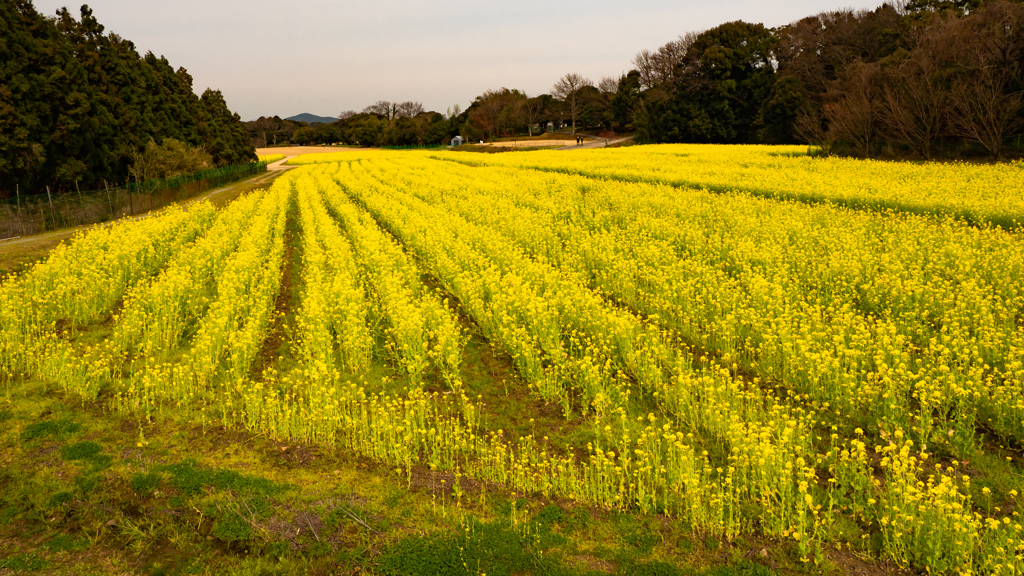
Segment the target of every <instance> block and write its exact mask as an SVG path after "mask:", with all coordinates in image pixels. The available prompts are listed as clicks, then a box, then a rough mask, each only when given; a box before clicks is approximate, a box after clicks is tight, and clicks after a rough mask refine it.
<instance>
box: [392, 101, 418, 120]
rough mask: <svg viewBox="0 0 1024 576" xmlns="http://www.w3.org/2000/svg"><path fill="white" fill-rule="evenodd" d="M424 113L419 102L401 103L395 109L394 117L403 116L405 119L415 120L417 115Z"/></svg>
mask: <svg viewBox="0 0 1024 576" xmlns="http://www.w3.org/2000/svg"><path fill="white" fill-rule="evenodd" d="M423 112H426V109H424V108H423V104H422V103H420V102H402V103H401V104H398V105H397V106H396V107H395V116H396V117H397V116H405V117H406V118H415V117H416V115H417V114H422V113H423Z"/></svg>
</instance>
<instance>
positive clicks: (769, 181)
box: [303, 144, 1024, 228]
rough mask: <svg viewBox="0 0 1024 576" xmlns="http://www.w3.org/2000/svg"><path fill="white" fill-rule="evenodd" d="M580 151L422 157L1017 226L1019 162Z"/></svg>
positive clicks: (792, 150) (713, 149) (692, 148)
mask: <svg viewBox="0 0 1024 576" xmlns="http://www.w3.org/2000/svg"><path fill="white" fill-rule="evenodd" d="M582 152H583V154H579V155H566V154H563V153H562V152H558V151H538V152H531V153H530V154H528V155H524V154H473V153H469V152H462V153H445V154H443V155H438V154H437V153H433V154H431V156H432V157H435V158H439V159H444V160H453V161H455V162H462V163H466V164H469V165H474V166H508V167H514V168H530V169H534V170H542V171H548V172H561V173H564V174H579V175H582V176H588V177H593V178H600V179H603V180H616V181H622V182H646V183H651V184H670V185H672V186H676V187H682V188H696V189H706V190H711V191H714V192H719V193H737V192H739V193H745V194H749V195H752V196H761V197H766V198H772V199H779V200H798V201H801V202H811V203H818V202H825V203H831V204H838V205H843V206H850V207H853V208H867V209H871V210H882V211H886V210H898V211H903V212H911V213H917V214H930V215H952V216H956V217H958V218H962V219H965V220H967V221H970V222H974V223H980V224H985V223H989V224H997V225H999V226H1002V227H1004V228H1017V227H1020V226H1022V225H1024V178H1022V177H1021V174H1022V169H1024V164H1022V163H1020V162H1016V163H1012V164H994V165H990V166H977V165H972V164H957V163H951V164H943V163H932V162H928V163H922V164H915V163H909V162H886V161H879V160H856V159H851V158H816V157H813V156H809V155H808V154H807V149H806V148H805V147H802V146H714V145H706V144H662V145H658V146H637V147H631V148H624V149H613V150H607V149H604V150H602V149H595V150H586V151H582ZM314 156H320V155H314ZM324 156H326V155H324ZM303 159H304V160H305V162H321V161H326V160H331V158H330V157H325V158H316V157H313V158H310V157H305V156H304V157H303ZM334 160H335V161H337V158H336V157H335V159H334Z"/></svg>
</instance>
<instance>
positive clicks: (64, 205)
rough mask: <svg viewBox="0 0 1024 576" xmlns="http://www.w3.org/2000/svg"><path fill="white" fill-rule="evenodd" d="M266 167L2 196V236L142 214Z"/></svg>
mask: <svg viewBox="0 0 1024 576" xmlns="http://www.w3.org/2000/svg"><path fill="white" fill-rule="evenodd" d="M266 171H267V163H266V162H254V163H251V164H239V165H236V166H225V167H223V168H214V169H211V170H200V171H199V172H195V173H192V174H182V175H180V176H173V177H171V178H155V179H152V180H146V181H144V182H141V183H134V182H132V183H129V184H125V185H121V186H107V187H106V188H104V189H102V190H81V191H77V190H75V191H70V192H67V191H62V192H60V193H57V192H55V191H51V190H49V189H48V190H47V191H46V192H44V193H42V194H31V195H28V194H22V193H20V191H19V192H18V193H17V194H16V195H15V196H14V197H13V198H5V199H0V240H3V239H8V238H14V237H18V236H29V235H32V234H40V233H42V232H46V231H48V230H57V229H60V228H72V227H75V226H83V225H87V224H96V223H100V222H107V221H110V220H116V219H117V218H122V217H125V216H134V215H136V214H142V213H145V212H148V211H150V210H155V209H157V208H162V207H164V206H168V205H170V204H173V203H175V202H181V201H183V200H187V199H189V198H192V197H193V196H195V195H197V194H199V193H200V192H204V191H206V190H209V189H211V188H216V187H218V186H220V185H222V184H226V183H228V182H234V181H235V180H239V179H242V178H245V177H247V176H251V175H254V174H259V173H261V172H266Z"/></svg>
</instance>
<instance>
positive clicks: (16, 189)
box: [14, 183, 25, 236]
mask: <svg viewBox="0 0 1024 576" xmlns="http://www.w3.org/2000/svg"><path fill="white" fill-rule="evenodd" d="M14 192H15V194H17V195H18V222H21V235H22V236H24V235H25V219H24V218H23V217H22V216H21V184H20V183H19V184H15V185H14Z"/></svg>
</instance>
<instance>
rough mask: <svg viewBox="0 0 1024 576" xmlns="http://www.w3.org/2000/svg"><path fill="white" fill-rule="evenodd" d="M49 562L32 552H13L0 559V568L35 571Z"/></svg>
mask: <svg viewBox="0 0 1024 576" xmlns="http://www.w3.org/2000/svg"><path fill="white" fill-rule="evenodd" d="M49 564H50V563H49V562H47V561H46V560H43V559H42V558H40V557H39V555H38V554H36V553H34V552H26V553H24V554H15V555H13V556H8V557H7V558H4V559H2V560H0V568H6V569H8V570H13V571H14V572H16V573H17V572H36V571H38V570H42V569H43V568H46V567H47V566H49Z"/></svg>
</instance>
